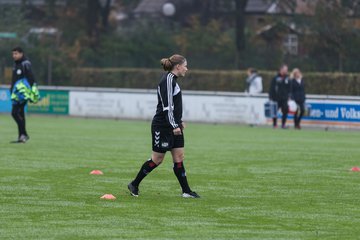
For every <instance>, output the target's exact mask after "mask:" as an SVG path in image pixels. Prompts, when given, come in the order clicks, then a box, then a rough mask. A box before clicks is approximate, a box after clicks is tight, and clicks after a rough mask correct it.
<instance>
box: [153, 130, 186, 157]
mask: <svg viewBox="0 0 360 240" xmlns="http://www.w3.org/2000/svg"><path fill="white" fill-rule="evenodd" d="M151 135H152V150H153V151H154V152H158V153H165V152H167V151H170V150H171V149H173V148H183V147H184V133H182V135H174V133H173V129H169V128H158V127H155V126H151Z"/></svg>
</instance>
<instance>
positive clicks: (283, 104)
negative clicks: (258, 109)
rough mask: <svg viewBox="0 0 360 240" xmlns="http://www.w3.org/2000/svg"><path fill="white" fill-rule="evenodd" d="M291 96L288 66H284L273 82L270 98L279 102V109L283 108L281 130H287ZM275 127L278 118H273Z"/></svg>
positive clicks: (275, 126)
mask: <svg viewBox="0 0 360 240" xmlns="http://www.w3.org/2000/svg"><path fill="white" fill-rule="evenodd" d="M289 96H290V79H289V76H288V66H287V65H285V64H283V65H282V66H281V67H280V69H279V73H278V74H277V75H276V76H275V77H274V78H273V79H272V80H271V83H270V91H269V98H270V100H271V101H274V102H277V105H278V109H279V108H281V112H282V119H281V128H283V129H286V128H287V126H286V119H287V115H288V112H289V107H288V100H289ZM273 127H274V128H277V117H274V118H273Z"/></svg>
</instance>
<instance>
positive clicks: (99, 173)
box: [90, 170, 104, 175]
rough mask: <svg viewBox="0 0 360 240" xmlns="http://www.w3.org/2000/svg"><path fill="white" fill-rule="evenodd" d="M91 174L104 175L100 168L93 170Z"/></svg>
mask: <svg viewBox="0 0 360 240" xmlns="http://www.w3.org/2000/svg"><path fill="white" fill-rule="evenodd" d="M90 174H91V175H103V174H104V173H103V172H102V171H100V170H92V171H91V172H90Z"/></svg>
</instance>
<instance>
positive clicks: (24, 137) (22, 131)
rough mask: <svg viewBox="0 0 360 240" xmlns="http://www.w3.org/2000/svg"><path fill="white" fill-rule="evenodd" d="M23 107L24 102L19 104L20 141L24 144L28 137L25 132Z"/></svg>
mask: <svg viewBox="0 0 360 240" xmlns="http://www.w3.org/2000/svg"><path fill="white" fill-rule="evenodd" d="M25 106H26V102H25V103H22V104H20V107H19V116H20V139H19V140H20V141H22V142H26V141H27V140H29V136H28V134H27V132H26V121H25Z"/></svg>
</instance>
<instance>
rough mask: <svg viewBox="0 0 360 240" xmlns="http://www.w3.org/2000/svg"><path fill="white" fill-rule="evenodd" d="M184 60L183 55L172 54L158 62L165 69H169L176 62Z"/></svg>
mask: <svg viewBox="0 0 360 240" xmlns="http://www.w3.org/2000/svg"><path fill="white" fill-rule="evenodd" d="M185 61H186V59H185V57H184V56H181V55H179V54H174V55H172V56H171V57H169V58H163V59H161V60H160V63H161V65H162V67H163V69H164V70H165V71H171V70H173V68H174V67H175V66H176V65H178V64H183V63H184V62H185Z"/></svg>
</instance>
